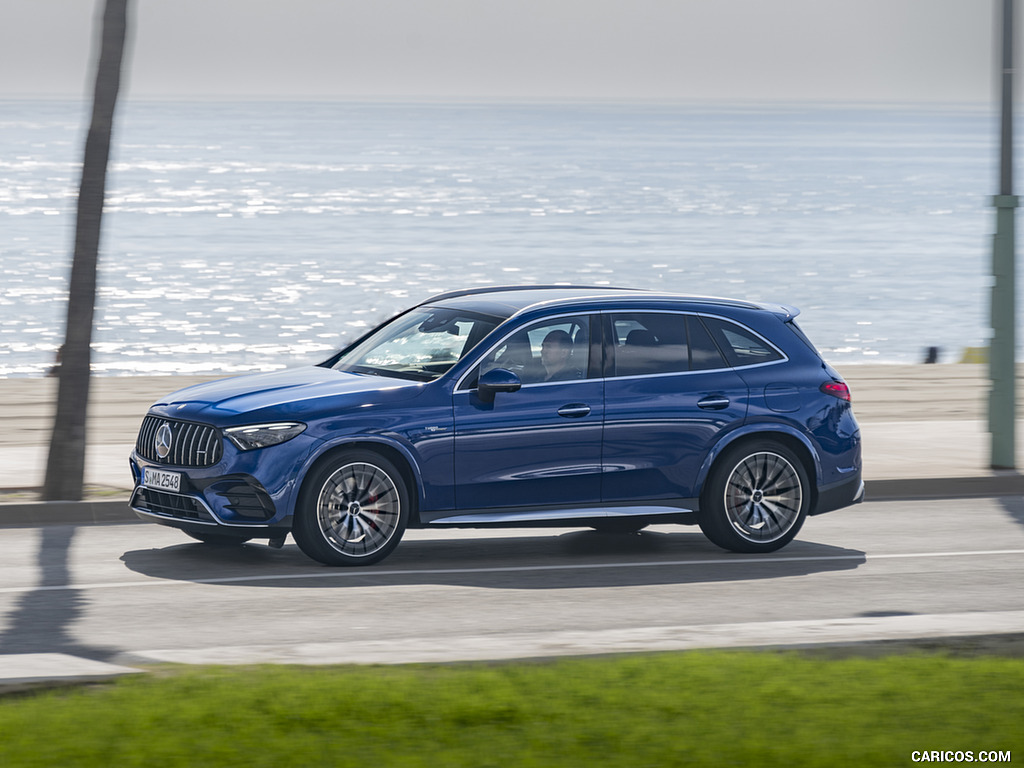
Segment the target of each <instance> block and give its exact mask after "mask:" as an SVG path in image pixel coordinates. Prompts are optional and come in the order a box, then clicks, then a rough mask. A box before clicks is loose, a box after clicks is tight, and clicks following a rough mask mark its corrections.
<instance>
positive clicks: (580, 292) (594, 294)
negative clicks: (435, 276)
mask: <svg viewBox="0 0 1024 768" xmlns="http://www.w3.org/2000/svg"><path fill="white" fill-rule="evenodd" d="M628 298H634V299H642V300H643V301H644V303H652V304H653V303H657V302H661V301H665V302H669V301H671V302H673V303H679V302H685V303H688V304H706V305H715V306H729V307H735V308H742V309H764V310H769V311H771V312H774V313H776V314H782V315H786V316H787V317H795V316H796V314H797V310H795V309H793V308H792V307H786V306H783V305H779V304H758V303H753V302H749V301H739V300H736V299H724V298H716V297H712V296H688V295H684V294H674V293H664V292H660V291H645V290H641V289H638V288H617V287H611V286H604V285H508V286H487V287H482V288H470V289H467V290H462V291H450V292H448V293H442V294H439V295H437V296H433V297H431V298H430V299H427V300H426V301H425V302H423V304H424V305H428V304H429V305H435V306H436V305H438V304H443V305H444V306H446V307H452V308H454V309H462V310H468V311H473V312H480V313H482V314H486V315H492V316H496V317H501V318H508V317H511V316H512V315H514V314H516V313H518V312H521V311H523V310H525V309H527V308H530V307H533V306H537V305H541V304H543V305H548V306H550V305H554V304H566V305H570V304H571V305H574V306H578V305H579V304H580V303H587V304H589V303H599V302H605V301H609V300H611V301H615V300H616V299H628Z"/></svg>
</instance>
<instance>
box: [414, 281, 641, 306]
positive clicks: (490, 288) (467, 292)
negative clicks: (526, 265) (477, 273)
mask: <svg viewBox="0 0 1024 768" xmlns="http://www.w3.org/2000/svg"><path fill="white" fill-rule="evenodd" d="M565 288H570V289H572V288H585V289H587V290H594V291H639V290H643V289H641V288H622V287H621V286H614V285H575V284H562V285H486V286H481V287H479V288H464V289H462V290H460V291H447V292H445V293H439V294H437V295H436V296H431V297H430V298H429V299H427V300H425V301H423V302H421V303H420V305H419V306H422V305H423V304H428V303H430V302H432V301H443V300H447V299H457V298H459V297H461V296H474V295H476V294H479V293H502V292H505V291H546V290H557V289H565Z"/></svg>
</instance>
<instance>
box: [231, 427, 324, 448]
mask: <svg viewBox="0 0 1024 768" xmlns="http://www.w3.org/2000/svg"><path fill="white" fill-rule="evenodd" d="M305 428H306V425H305V424H299V423H296V422H294V421H289V422H285V423H283V424H253V425H251V426H248V427H231V429H225V430H224V434H225V435H227V438H228V440H230V441H231V442H232V443H234V444H235V445H237V446H238V448H239V449H240V450H243V451H254V450H256V449H257V448H266V447H267V446H270V445H280V444H281V443H285V442H287V441H289V440H291V439H292V438H293V437H295V436H296V435H301V434H302V432H303V430H305Z"/></svg>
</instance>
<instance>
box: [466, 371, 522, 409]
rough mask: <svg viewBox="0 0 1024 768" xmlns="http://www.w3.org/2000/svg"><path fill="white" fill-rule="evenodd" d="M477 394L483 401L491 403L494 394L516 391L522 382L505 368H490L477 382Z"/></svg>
mask: <svg viewBox="0 0 1024 768" xmlns="http://www.w3.org/2000/svg"><path fill="white" fill-rule="evenodd" d="M476 386H477V395H478V396H479V397H480V399H481V400H483V401H484V402H485V403H493V402H494V396H495V395H496V394H498V393H499V392H518V391H519V388H520V387H521V386H523V382H522V381H521V380H520V378H519V377H518V376H516V375H515V374H514V373H512V371H510V370H507V369H505V368H492V369H491V370H489V371H488V372H487V373H485V374H484V375H483V376H481V377H480V381H479V382H477V385H476Z"/></svg>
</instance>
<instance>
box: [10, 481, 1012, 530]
mask: <svg viewBox="0 0 1024 768" xmlns="http://www.w3.org/2000/svg"><path fill="white" fill-rule="evenodd" d="M992 496H1024V475H1019V474H1016V473H1007V474H1001V475H989V476H986V477H927V478H908V479H902V480H898V479H895V480H868V481H866V482H865V483H864V499H865V501H915V500H916V501H927V500H931V499H979V498H986V497H992ZM138 522H141V521H140V520H139V518H138V516H137V515H136V514H135V513H134V512H133V511H132V510H131V508H130V507H129V506H128V500H127V499H118V500H115V501H28V502H11V503H2V504H0V527H4V526H8V527H11V526H21V527H25V526H37V525H97V524H104V523H138Z"/></svg>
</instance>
